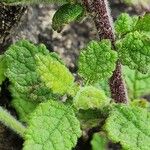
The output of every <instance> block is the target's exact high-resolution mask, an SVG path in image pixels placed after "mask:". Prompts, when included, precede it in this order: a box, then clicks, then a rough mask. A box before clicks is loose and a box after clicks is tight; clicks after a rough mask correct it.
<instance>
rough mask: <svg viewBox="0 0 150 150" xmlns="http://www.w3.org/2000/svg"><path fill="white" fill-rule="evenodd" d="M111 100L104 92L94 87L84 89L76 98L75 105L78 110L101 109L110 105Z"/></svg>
mask: <svg viewBox="0 0 150 150" xmlns="http://www.w3.org/2000/svg"><path fill="white" fill-rule="evenodd" d="M109 102H110V99H109V98H108V97H107V96H106V95H105V92H104V91H103V90H100V89H97V88H95V87H93V86H85V87H82V88H81V89H80V90H79V91H78V93H77V95H76V96H75V97H74V100H73V103H74V106H75V107H76V108H77V109H85V110H86V109H96V108H98V109H100V108H103V107H104V106H106V105H108V104H109Z"/></svg>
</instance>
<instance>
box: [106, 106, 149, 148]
mask: <svg viewBox="0 0 150 150" xmlns="http://www.w3.org/2000/svg"><path fill="white" fill-rule="evenodd" d="M149 122H150V112H148V111H147V109H143V108H140V107H135V106H128V105H124V104H122V105H119V104H118V105H115V106H114V107H113V109H112V111H111V113H110V115H109V117H108V118H107V120H106V123H105V126H104V130H105V131H106V132H107V136H108V138H109V139H110V140H112V141H113V142H115V143H120V144H121V145H122V147H123V149H125V150H148V149H149V148H150V124H149Z"/></svg>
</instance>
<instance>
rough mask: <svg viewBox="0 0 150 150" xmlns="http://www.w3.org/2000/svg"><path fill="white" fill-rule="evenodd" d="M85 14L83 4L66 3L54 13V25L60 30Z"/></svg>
mask: <svg viewBox="0 0 150 150" xmlns="http://www.w3.org/2000/svg"><path fill="white" fill-rule="evenodd" d="M83 14H84V8H83V6H82V5H81V4H79V3H76V4H65V5H63V6H61V7H60V8H59V9H58V10H57V11H56V13H55V14H54V17H53V20H52V27H53V29H54V30H56V31H58V32H60V31H61V30H62V28H63V26H65V25H66V24H69V23H71V22H73V21H76V20H79V19H80V18H81V17H82V16H83Z"/></svg>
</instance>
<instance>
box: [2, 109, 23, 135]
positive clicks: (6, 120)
mask: <svg viewBox="0 0 150 150" xmlns="http://www.w3.org/2000/svg"><path fill="white" fill-rule="evenodd" d="M0 121H1V122H2V123H3V124H4V125H6V126H7V127H9V128H10V129H12V130H13V131H15V132H16V133H17V134H19V135H20V136H21V137H23V136H24V133H25V130H26V128H25V127H24V126H23V125H22V124H21V123H20V122H18V121H17V120H16V119H15V118H14V117H13V116H12V115H11V114H10V113H9V112H7V110H5V109H3V108H2V107H0Z"/></svg>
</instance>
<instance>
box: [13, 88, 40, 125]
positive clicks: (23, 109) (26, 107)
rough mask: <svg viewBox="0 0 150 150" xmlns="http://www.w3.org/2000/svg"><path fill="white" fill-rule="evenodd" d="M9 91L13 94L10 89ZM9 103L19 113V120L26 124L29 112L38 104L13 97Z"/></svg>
mask: <svg viewBox="0 0 150 150" xmlns="http://www.w3.org/2000/svg"><path fill="white" fill-rule="evenodd" d="M11 93H13V94H12V95H14V94H15V93H14V92H13V91H12V90H11ZM14 97H15V95H14ZM11 105H12V106H13V107H14V108H15V109H16V110H17V113H18V114H19V120H20V121H21V122H24V123H26V124H28V120H29V114H30V113H32V112H33V111H34V109H35V108H36V107H37V106H38V103H36V102H31V101H27V100H24V99H19V98H14V99H13V100H12V102H11Z"/></svg>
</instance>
